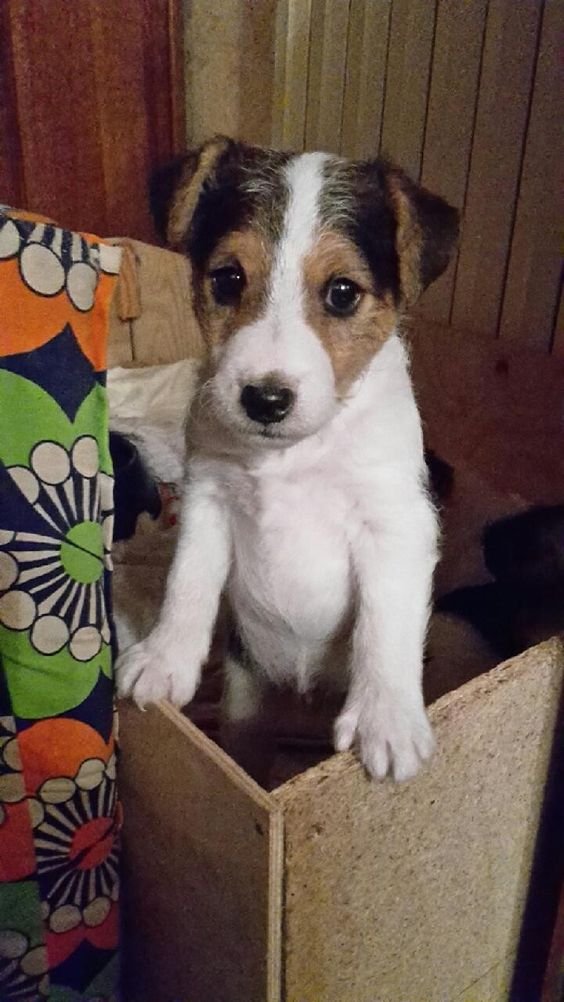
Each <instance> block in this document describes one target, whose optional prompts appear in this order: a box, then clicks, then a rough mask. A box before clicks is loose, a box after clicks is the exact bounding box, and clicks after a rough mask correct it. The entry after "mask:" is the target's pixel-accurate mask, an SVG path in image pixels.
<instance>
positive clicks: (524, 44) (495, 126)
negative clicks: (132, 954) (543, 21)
mask: <svg viewBox="0 0 564 1002" xmlns="http://www.w3.org/2000/svg"><path fill="white" fill-rule="evenodd" d="M541 14H542V7H541V5H540V4H539V3H538V0H519V3H514V0H491V2H490V4H489V6H488V18H487V24H486V37H485V43H484V54H483V60H482V72H481V79H480V95H479V100H478V109H477V116H476V128H475V130H474V142H473V147H472V159H471V163H470V175H469V179H468V194H467V198H466V208H465V219H464V229H463V235H462V242H461V246H460V255H459V263H458V272H457V278H456V288H455V293H454V304H453V311H452V318H451V319H452V323H453V326H454V327H456V328H457V329H459V330H472V331H476V332H478V333H480V332H482V333H489V334H491V335H492V336H493V335H495V333H496V331H497V328H498V320H499V313H500V308H501V301H502V293H503V283H504V279H505V267H506V261H507V255H508V253H509V245H510V240H511V232H512V226H513V209H514V205H515V199H516V197H517V190H518V184H519V173H520V169H521V159H522V150H523V136H524V130H525V128H526V124H527V111H528V98H529V92H530V88H531V86H532V79H533V73H534V66H535V55H536V46H537V36H538V30H539V24H540V18H541Z"/></svg>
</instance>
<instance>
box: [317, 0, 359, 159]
mask: <svg viewBox="0 0 564 1002" xmlns="http://www.w3.org/2000/svg"><path fill="white" fill-rule="evenodd" d="M349 6H350V0H313V3H312V19H311V32H310V59H309V84H308V98H307V117H306V148H307V149H310V150H311V149H322V150H327V151H328V152H330V153H338V152H339V149H340V146H341V120H342V113H343V98H344V82H345V65H346V58H347V34H348V31H347V28H348V18H349Z"/></svg>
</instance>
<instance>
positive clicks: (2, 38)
mask: <svg viewBox="0 0 564 1002" xmlns="http://www.w3.org/2000/svg"><path fill="white" fill-rule="evenodd" d="M0 95H1V97H0V204H5V205H12V206H18V205H23V204H24V201H25V192H24V186H23V176H22V169H21V167H22V164H21V147H20V140H19V135H18V123H17V109H16V100H15V77H14V65H13V53H12V38H11V33H10V25H9V10H8V5H7V4H5V3H4V4H1V3H0Z"/></svg>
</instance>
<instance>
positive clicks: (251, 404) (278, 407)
mask: <svg viewBox="0 0 564 1002" xmlns="http://www.w3.org/2000/svg"><path fill="white" fill-rule="evenodd" d="M240 401H241V407H242V408H243V410H244V411H245V413H246V415H247V417H250V419H251V421H256V422H257V423H258V424H263V425H267V424H276V423H277V422H279V421H283V420H284V418H285V417H286V416H287V415H288V414H289V413H290V411H291V410H292V407H293V406H294V401H295V394H294V392H293V390H291V389H290V388H289V387H288V386H279V385H278V383H272V382H264V383H248V384H247V386H244V387H243V389H242V390H241V397H240Z"/></svg>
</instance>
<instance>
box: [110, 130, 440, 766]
mask: <svg viewBox="0 0 564 1002" xmlns="http://www.w3.org/2000/svg"><path fill="white" fill-rule="evenodd" d="M164 182H165V185H168V189H169V190H168V192H167V191H164V190H163V178H161V182H160V185H159V186H157V187H156V188H155V189H154V198H153V204H154V209H155V212H156V216H157V218H158V219H160V221H161V223H162V224H164V223H165V220H166V232H167V236H168V242H169V244H170V245H172V246H173V247H175V248H176V249H179V250H182V251H183V252H184V253H185V254H186V255H187V256H188V258H189V259H190V262H191V266H192V276H193V295H194V306H195V310H196V314H197V317H198V321H199V323H200V325H201V328H202V332H203V335H204V338H205V340H206V344H207V347H208V353H209V360H208V371H207V373H206V376H205V377H204V379H203V381H202V385H201V387H200V390H199V393H198V394H197V397H196V401H195V404H194V407H193V408H192V413H191V417H190V422H189V431H188V435H189V445H190V450H189V451H190V459H189V463H188V470H187V478H188V489H187V492H186V502H185V506H184V511H183V513H182V522H181V532H180V539H179V544H178V549H177V552H176V556H175V560H174V563H173V566H172V569H171V572H170V576H169V580H168V587H167V593H166V597H165V600H164V603H163V606H162V610H161V612H160V615H159V618H158V622H157V623H156V625H155V627H154V629H153V631H152V633H151V634H150V635H149V636H148V637H147V639H146V640H144V641H143V642H142V643H140V644H137V645H135V646H134V647H132V648H130V649H129V650H128V651H126V652H125V654H123V655H122V656H121V658H120V659H119V662H118V666H117V668H118V687H119V691H120V693H121V695H131V696H132V697H133V698H134V699H135V701H136V702H137V703H138V704H139V705H140V706H144V705H145V704H147V703H149V702H153V701H155V700H160V699H163V698H167V699H169V700H171V701H172V702H173V703H175V704H177V705H179V706H182V705H183V704H185V703H188V702H189V701H190V700H191V699H192V697H193V696H194V692H195V690H196V687H197V685H198V682H199V680H200V674H201V669H202V665H203V663H204V662H205V660H206V657H207V654H208V651H209V648H210V643H211V638H212V631H213V627H214V622H215V619H216V616H217V611H218V604H219V600H220V596H221V594H222V592H225V593H226V595H227V597H228V601H229V604H230V607H231V610H232V614H233V617H234V620H235V623H236V626H237V634H238V635H237V641H236V643H235V644H233V645H232V650H231V653H230V656H229V659H228V664H227V698H226V704H227V709H228V712H229V713H230V714H231V718H232V720H235V721H236V722H237V723H238V724H239V726H240V727H242V728H244V727H245V726H247V727H251V728H252V724H253V721H254V719H255V718H256V716H257V714H260V707H261V702H262V701H263V698H264V696H265V693H266V691H267V689H268V688H269V687H272V686H273V685H274V686H275V687H286V686H288V685H291V686H293V687H296V688H297V690H298V691H299V692H302V693H305V692H307V691H308V690H309V689H311V688H312V687H313V686H315V685H317V684H318V683H319V684H321V685H323V684H333V685H335V684H336V685H337V686H340V687H341V688H342V690H343V692H345V691H346V698H345V699H344V703H343V706H342V710H341V712H340V715H339V716H338V718H337V720H336V723H335V736H334V743H335V748H336V749H337V750H338V751H344V750H346V749H349V748H350V747H351V746H353V745H355V746H356V747H357V748H358V753H359V755H360V758H361V761H362V762H363V764H364V766H365V767H366V770H367V771H368V773H369V774H370V775H371V776H373V777H378V778H382V777H384V776H386V775H387V774H388V773H391V774H392V775H393V777H394V778H395V779H396V780H405V779H408V778H409V777H411V776H413V775H414V774H415V773H416V772H417V770H418V769H419V766H420V764H421V763H422V762H423V761H424V760H425V759H427V758H428V757H429V755H430V754H431V751H432V749H433V736H432V733H431V728H430V726H429V723H428V720H427V716H426V713H425V708H424V704H423V697H422V687H421V673H422V662H423V648H424V642H425V632H426V627H427V620H428V615H429V603H430V596H431V582H432V576H433V569H434V566H435V562H436V560H437V520H436V516H435V511H434V508H433V505H432V503H431V500H430V498H429V494H428V489H427V472H426V466H425V462H424V453H423V441H422V433H421V424H420V419H419V414H418V411H417V407H416V404H415V400H414V396H413V392H412V387H411V384H410V379H409V373H408V360H407V356H406V350H405V348H404V346H403V344H402V341H401V339H400V336H399V325H400V320H401V316H402V314H403V312H404V311H405V309H406V308H407V307H409V306H410V305H412V304H413V303H414V302H415V300H416V299H417V298H418V296H419V294H420V293H421V292H422V291H423V289H424V288H425V287H426V286H427V285H429V283H430V282H432V281H433V280H434V279H435V278H437V277H438V276H439V275H440V274H441V272H442V271H443V270H444V269H445V267H446V265H447V263H448V261H449V257H450V255H451V252H452V250H453V247H454V245H455V242H456V238H457V233H458V215H457V212H456V211H455V210H454V209H452V208H451V207H450V206H448V205H447V204H446V203H445V202H443V201H442V200H441V199H440V198H437V197H435V196H433V195H431V194H430V193H429V192H427V191H425V190H423V189H422V188H419V187H418V186H416V185H415V184H414V183H412V182H411V181H410V180H409V179H408V178H407V177H406V176H405V174H403V173H402V172H401V171H400V170H398V169H396V168H395V167H392V166H390V165H389V164H387V163H385V162H383V161H379V160H374V161H370V162H348V161H346V160H343V159H340V158H338V157H335V156H331V155H328V154H325V153H306V154H299V155H294V154H291V153H280V152H274V151H272V150H264V149H258V148H254V147H250V146H246V145H243V144H242V143H238V142H234V141H232V140H229V139H223V138H218V139H214V140H212V141H211V142H209V143H207V144H206V145H204V146H203V147H202V148H201V149H200V150H198V151H197V152H192V153H189V154H188V155H187V156H186V157H185V158H184V159H181V160H180V161H178V162H177V163H175V164H174V165H173V166H172V167H171V168H170V169H169V170H168V171H167V172H166V175H165V176H164Z"/></svg>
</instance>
